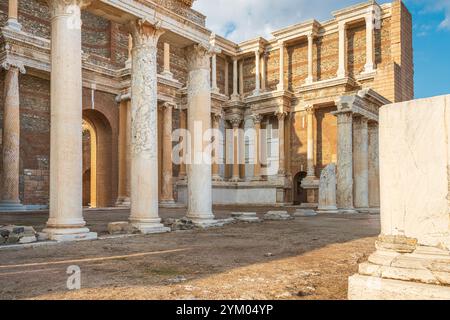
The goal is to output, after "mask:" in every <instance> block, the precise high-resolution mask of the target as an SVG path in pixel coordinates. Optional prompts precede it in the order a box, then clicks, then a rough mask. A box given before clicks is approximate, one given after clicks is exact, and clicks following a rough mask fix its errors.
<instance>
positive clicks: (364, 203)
mask: <svg viewBox="0 0 450 320" xmlns="http://www.w3.org/2000/svg"><path fill="white" fill-rule="evenodd" d="M353 146H354V147H353V150H354V153H353V163H354V168H353V169H354V172H353V176H354V179H355V181H354V183H355V191H354V194H355V199H354V205H355V208H356V209H357V210H358V211H359V212H363V213H366V212H368V211H369V135H368V120H367V118H365V117H356V118H354V121H353Z"/></svg>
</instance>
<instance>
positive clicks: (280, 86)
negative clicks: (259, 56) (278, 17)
mask: <svg viewBox="0 0 450 320" xmlns="http://www.w3.org/2000/svg"><path fill="white" fill-rule="evenodd" d="M279 46H280V66H279V67H280V71H279V79H280V80H279V82H278V85H277V90H278V91H284V48H285V44H284V42H280V43H279Z"/></svg>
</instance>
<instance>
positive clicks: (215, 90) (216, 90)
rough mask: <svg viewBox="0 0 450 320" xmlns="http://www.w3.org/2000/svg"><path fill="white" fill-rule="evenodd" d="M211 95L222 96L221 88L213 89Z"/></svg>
mask: <svg viewBox="0 0 450 320" xmlns="http://www.w3.org/2000/svg"><path fill="white" fill-rule="evenodd" d="M211 93H213V94H220V89H219V88H211Z"/></svg>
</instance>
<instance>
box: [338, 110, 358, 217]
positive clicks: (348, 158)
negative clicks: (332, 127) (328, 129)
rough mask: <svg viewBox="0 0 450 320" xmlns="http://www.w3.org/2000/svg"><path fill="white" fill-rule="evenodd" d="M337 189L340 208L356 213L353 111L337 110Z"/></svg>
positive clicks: (344, 211)
mask: <svg viewBox="0 0 450 320" xmlns="http://www.w3.org/2000/svg"><path fill="white" fill-rule="evenodd" d="M335 115H336V116H337V134H338V139H337V140H338V141H337V147H338V152H337V191H336V200H337V205H338V209H339V211H340V212H343V213H356V211H355V209H354V205H353V113H352V112H337V113H335Z"/></svg>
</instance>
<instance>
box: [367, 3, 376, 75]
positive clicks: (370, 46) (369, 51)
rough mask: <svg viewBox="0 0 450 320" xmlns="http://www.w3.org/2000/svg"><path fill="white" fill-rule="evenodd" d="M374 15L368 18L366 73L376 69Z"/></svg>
mask: <svg viewBox="0 0 450 320" xmlns="http://www.w3.org/2000/svg"><path fill="white" fill-rule="evenodd" d="M373 30H374V22H373V14H372V12H371V13H370V14H369V15H368V16H367V17H366V65H365V66H364V72H366V73H370V72H373V71H374V69H375V64H374V50H373V47H374V46H373V38H374V37H373Z"/></svg>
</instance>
